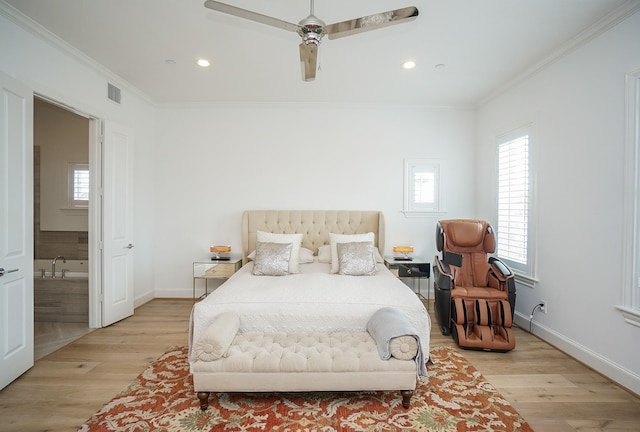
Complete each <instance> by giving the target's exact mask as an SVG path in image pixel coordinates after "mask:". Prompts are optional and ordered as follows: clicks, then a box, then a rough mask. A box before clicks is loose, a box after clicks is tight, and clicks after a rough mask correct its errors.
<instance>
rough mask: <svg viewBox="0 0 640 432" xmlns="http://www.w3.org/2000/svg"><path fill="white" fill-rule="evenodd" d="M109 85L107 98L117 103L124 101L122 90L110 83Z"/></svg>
mask: <svg viewBox="0 0 640 432" xmlns="http://www.w3.org/2000/svg"><path fill="white" fill-rule="evenodd" d="M107 85H108V87H107V97H108V98H109V99H111V100H112V101H114V102H115V103H120V100H121V99H122V96H121V94H120V89H119V88H118V87H116V86H114V85H113V84H111V83H108V84H107Z"/></svg>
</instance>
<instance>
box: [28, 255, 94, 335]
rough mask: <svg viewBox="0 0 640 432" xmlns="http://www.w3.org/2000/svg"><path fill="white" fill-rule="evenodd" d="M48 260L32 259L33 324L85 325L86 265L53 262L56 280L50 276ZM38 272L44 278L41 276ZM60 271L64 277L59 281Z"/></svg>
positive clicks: (87, 301) (72, 262)
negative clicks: (51, 322) (48, 322)
mask: <svg viewBox="0 0 640 432" xmlns="http://www.w3.org/2000/svg"><path fill="white" fill-rule="evenodd" d="M51 261H52V259H50V260H36V261H35V262H34V266H33V269H34V272H33V306H34V310H33V312H34V320H35V321H56V322H81V323H84V322H86V323H88V322H89V262H88V261H86V260H83V261H72V260H67V262H66V263H63V262H62V260H58V261H57V262H56V277H55V278H52V277H51ZM42 269H44V270H45V273H44V275H45V277H44V278H43V277H42ZM62 270H64V271H65V272H64V273H65V275H64V278H62Z"/></svg>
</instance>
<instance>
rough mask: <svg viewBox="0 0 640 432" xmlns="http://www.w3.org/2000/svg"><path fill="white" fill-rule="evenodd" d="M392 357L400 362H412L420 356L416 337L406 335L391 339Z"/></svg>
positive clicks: (390, 349)
mask: <svg viewBox="0 0 640 432" xmlns="http://www.w3.org/2000/svg"><path fill="white" fill-rule="evenodd" d="M389 351H391V357H393V358H397V359H398V360H411V359H412V358H415V357H416V355H418V341H417V340H416V338H415V336H411V335H404V336H397V337H394V338H391V340H390V341H389Z"/></svg>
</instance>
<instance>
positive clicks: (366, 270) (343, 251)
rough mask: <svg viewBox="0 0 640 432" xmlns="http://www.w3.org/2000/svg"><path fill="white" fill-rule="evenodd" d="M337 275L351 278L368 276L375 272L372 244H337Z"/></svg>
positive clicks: (366, 242) (368, 242) (367, 242)
mask: <svg viewBox="0 0 640 432" xmlns="http://www.w3.org/2000/svg"><path fill="white" fill-rule="evenodd" d="M336 247H337V249H338V273H339V274H341V275H351V276H369V275H372V274H374V273H375V272H376V259H375V256H374V254H373V249H374V248H373V242H370V241H364V242H352V243H338V244H337V245H336Z"/></svg>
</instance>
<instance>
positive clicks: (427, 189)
mask: <svg viewBox="0 0 640 432" xmlns="http://www.w3.org/2000/svg"><path fill="white" fill-rule="evenodd" d="M403 210H404V213H405V215H407V216H409V215H416V216H419V215H421V214H424V213H433V212H439V211H441V210H440V163H439V162H437V161H432V160H427V159H407V160H405V162H404V209H403Z"/></svg>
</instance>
